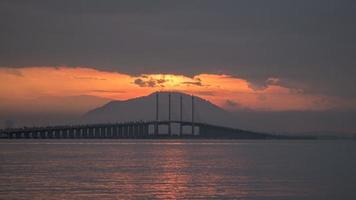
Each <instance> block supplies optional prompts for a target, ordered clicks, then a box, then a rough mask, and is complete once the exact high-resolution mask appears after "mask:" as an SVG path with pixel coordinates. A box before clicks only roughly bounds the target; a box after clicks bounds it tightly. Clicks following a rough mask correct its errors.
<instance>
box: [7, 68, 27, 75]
mask: <svg viewBox="0 0 356 200" xmlns="http://www.w3.org/2000/svg"><path fill="white" fill-rule="evenodd" d="M5 72H6V73H7V74H11V75H14V76H23V74H22V73H21V71H19V70H17V69H9V68H7V69H6V70H5Z"/></svg>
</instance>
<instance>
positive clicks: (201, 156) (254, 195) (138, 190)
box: [0, 140, 356, 200]
mask: <svg viewBox="0 0 356 200" xmlns="http://www.w3.org/2000/svg"><path fill="white" fill-rule="evenodd" d="M0 150H1V151H0V161H1V163H0V199H184V198H186V199H210V198H211V199H273V200H278V199H283V200H284V199H313V200H314V199H323V200H324V199H356V141H229V140H218V141H216V140H146V141H144V140H1V141H0Z"/></svg>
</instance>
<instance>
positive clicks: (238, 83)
mask: <svg viewBox="0 0 356 200" xmlns="http://www.w3.org/2000/svg"><path fill="white" fill-rule="evenodd" d="M0 83H1V84H0V98H1V99H2V101H3V102H8V105H13V104H16V102H17V103H18V104H20V103H21V101H26V100H28V99H36V98H39V97H43V96H60V97H64V96H78V95H91V96H97V97H105V98H109V99H116V100H126V99H130V98H134V97H139V96H144V95H148V94H150V93H152V92H155V91H180V92H185V93H189V94H194V95H197V96H200V97H202V98H205V99H208V100H209V101H211V102H212V103H214V104H216V105H219V106H221V107H223V108H225V109H228V110H239V109H251V110H266V111H271V110H272V111H273V110H274V111H281V110H327V109H333V108H349V107H352V105H355V104H354V102H355V101H354V100H350V99H348V100H345V99H342V98H339V97H338V98H337V97H332V96H325V95H313V94H304V93H303V92H302V91H301V90H298V88H288V87H285V86H282V85H279V79H278V78H270V79H268V80H266V87H264V88H262V89H254V88H253V86H252V84H251V83H250V82H249V81H248V80H244V79H241V78H238V77H232V76H229V75H226V74H198V75H195V76H193V77H188V76H183V75H174V74H142V75H137V76H133V75H128V74H123V73H118V72H107V71H99V70H96V69H93V68H87V67H65V66H63V67H23V68H17V69H14V68H1V69H0ZM295 91H298V92H295ZM13 106H16V105H13Z"/></svg>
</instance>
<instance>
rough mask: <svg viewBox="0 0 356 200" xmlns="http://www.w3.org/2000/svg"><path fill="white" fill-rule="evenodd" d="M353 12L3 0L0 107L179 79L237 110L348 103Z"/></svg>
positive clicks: (227, 0)
mask: <svg viewBox="0 0 356 200" xmlns="http://www.w3.org/2000/svg"><path fill="white" fill-rule="evenodd" d="M355 18H356V2H355V1H352V0H298V1H294V0H269V1H265V0H248V1H247V0H246V1H243V0H220V1H213V0H180V1H171V0H166V1H160V0H152V1H135V0H130V1H120V0H106V1H99V0H76V1H72V0H62V1H54V0H50V1H48V0H46V1H45V0H26V1H20V0H2V1H0V27H1V31H0V44H1V45H0V100H1V104H0V111H1V110H2V112H3V113H2V115H5V116H6V115H7V114H11V113H13V112H18V111H20V110H22V109H24V106H23V105H25V102H27V101H30V100H31V99H32V100H33V99H35V100H36V101H41V100H40V99H42V100H43V99H45V100H43V101H48V98H49V97H51V98H52V97H66V96H83V95H88V96H95V97H99V98H105V99H117V100H124V99H129V98H134V97H137V96H141V95H147V94H149V93H151V92H154V91H157V90H174V91H182V92H187V93H190V94H195V95H198V96H201V97H202V98H205V99H208V100H209V101H211V102H213V103H215V104H216V105H219V106H221V107H223V108H225V109H227V110H230V111H233V112H238V111H242V110H243V111H246V110H249V111H256V112H283V111H286V112H290V111H293V112H295V111H300V112H309V111H313V112H314V111H318V112H319V111H320V112H324V111H325V112H331V111H332V112H345V111H348V112H349V111H350V112H353V111H355V108H356V89H355V85H356V78H355V75H356V61H355V58H356V55H355V54H356V39H355V37H354V35H356V25H355V23H354V19H355ZM46 97H48V98H47V99H46ZM355 130H356V129H355Z"/></svg>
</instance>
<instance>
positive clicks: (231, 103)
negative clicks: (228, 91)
mask: <svg viewBox="0 0 356 200" xmlns="http://www.w3.org/2000/svg"><path fill="white" fill-rule="evenodd" d="M225 106H226V107H228V108H236V107H239V106H240V105H239V104H238V103H237V102H236V101H234V100H231V99H227V100H226V101H225Z"/></svg>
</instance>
